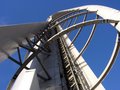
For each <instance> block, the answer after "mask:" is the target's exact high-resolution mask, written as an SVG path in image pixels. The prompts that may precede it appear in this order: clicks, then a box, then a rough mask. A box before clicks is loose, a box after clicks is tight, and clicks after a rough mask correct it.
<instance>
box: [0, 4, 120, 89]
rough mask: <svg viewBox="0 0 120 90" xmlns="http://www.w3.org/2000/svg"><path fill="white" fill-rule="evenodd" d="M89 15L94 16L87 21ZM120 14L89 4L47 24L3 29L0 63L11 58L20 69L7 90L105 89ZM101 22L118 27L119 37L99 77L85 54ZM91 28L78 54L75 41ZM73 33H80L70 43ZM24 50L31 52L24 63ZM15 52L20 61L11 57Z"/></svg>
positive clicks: (51, 18)
mask: <svg viewBox="0 0 120 90" xmlns="http://www.w3.org/2000/svg"><path fill="white" fill-rule="evenodd" d="M90 14H93V15H94V16H95V17H94V18H92V19H90V20H88V19H87V18H88V17H89V15H90ZM119 14H120V12H119V11H118V10H115V9H112V8H109V7H105V6H99V5H87V6H82V7H77V8H72V9H67V10H63V11H59V12H57V13H55V14H53V15H51V16H50V17H49V18H48V20H47V21H46V22H41V23H32V24H24V25H14V26H4V27H0V34H1V35H0V58H1V60H4V59H5V58H9V59H10V60H11V61H13V62H15V63H16V64H18V65H19V66H20V67H19V69H18V70H17V72H16V73H15V75H14V76H13V78H12V79H11V81H10V83H9V86H8V90H57V89H58V90H105V88H104V87H103V85H102V84H101V82H102V81H103V79H104V78H105V76H106V75H107V74H108V73H109V71H110V69H111V67H112V65H113V63H114V61H115V58H116V56H117V54H118V51H119V36H120V35H119V32H120V23H119V21H120V15H119ZM81 17H82V20H81V21H80V20H79V18H81ZM90 17H91V16H90ZM101 23H102V24H105V23H109V24H110V25H112V26H113V27H115V28H116V31H117V37H116V43H115V46H114V50H113V53H112V55H111V58H110V60H109V62H108V64H107V66H106V68H105V69H104V71H103V73H102V74H101V75H100V77H99V78H97V77H96V75H95V74H94V73H93V71H92V70H91V68H90V67H89V65H88V64H87V62H86V61H85V60H84V58H83V57H82V54H83V53H84V51H85V50H86V48H87V46H88V45H89V43H90V41H91V39H92V37H93V34H94V32H95V30H96V27H97V25H98V24H101ZM90 25H91V26H92V30H91V33H90V35H89V37H88V39H87V41H86V43H85V45H84V46H83V48H82V49H81V51H80V52H79V51H78V50H77V48H76V47H75V46H74V42H75V40H76V38H77V37H78V35H79V34H80V33H81V32H82V29H83V28H84V27H86V26H90ZM74 30H78V32H77V33H76V35H75V37H74V38H73V39H72V40H70V38H69V34H70V33H72V31H74ZM9 31H10V32H9ZM7 32H9V33H7ZM3 38H4V39H3ZM21 48H23V49H25V50H27V51H28V52H27V53H26V57H25V60H24V62H23V61H22V60H21V56H22V55H21V53H22V52H21V51H20V50H21ZM13 52H16V53H18V58H19V60H16V59H14V57H12V56H11V54H12V53H13Z"/></svg>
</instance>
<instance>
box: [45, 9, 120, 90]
mask: <svg viewBox="0 0 120 90" xmlns="http://www.w3.org/2000/svg"><path fill="white" fill-rule="evenodd" d="M98 11H99V9H98V10H91V9H89V8H82V9H79V8H78V9H77V8H75V9H70V10H66V13H67V14H62V15H61V16H59V18H54V17H57V15H56V16H55V15H53V16H51V17H52V20H51V22H50V27H49V29H51V30H52V29H54V28H56V27H57V26H59V25H60V26H61V27H62V28H63V30H62V31H59V32H58V33H56V34H55V35H53V36H52V37H51V38H49V39H48V40H47V42H46V45H47V44H50V43H51V42H53V41H54V40H56V39H61V38H62V37H63V36H64V35H66V34H68V36H69V34H70V33H71V32H72V31H73V30H78V32H77V33H76V35H75V37H74V38H73V39H72V41H71V43H70V45H69V46H68V47H66V48H67V49H68V52H69V49H70V48H71V46H73V43H74V42H75V40H76V39H77V37H78V36H79V35H80V33H81V31H82V29H83V28H84V27H85V26H89V25H93V27H92V31H91V33H90V35H89V37H88V40H87V41H86V43H85V45H84V46H83V48H82V49H81V51H80V53H79V55H78V56H77V58H75V59H72V60H71V59H69V60H70V62H73V63H72V64H71V63H69V64H68V63H67V65H70V66H72V68H73V67H74V65H75V67H74V68H76V70H73V71H74V72H73V75H72V76H73V77H74V80H75V81H73V82H72V83H75V85H76V88H77V89H73V88H72V87H71V88H70V89H73V90H79V89H80V87H79V86H80V85H78V82H77V81H76V79H78V78H79V80H80V82H81V83H80V84H81V85H82V88H83V90H94V89H95V88H96V87H97V86H98V85H99V84H100V83H101V82H102V81H103V80H104V78H105V77H106V76H107V74H108V73H109V71H110V69H111V68H112V66H113V64H114V62H115V59H116V57H117V55H118V52H119V46H120V42H119V41H120V40H119V38H120V32H119V31H118V32H117V37H116V43H115V46H114V50H113V53H112V55H111V58H110V60H109V62H108V64H107V66H106V67H105V69H104V71H103V73H102V74H101V75H100V77H99V78H98V81H97V82H96V83H95V85H93V86H92V87H89V85H88V84H87V83H86V82H87V81H86V80H85V78H84V76H83V77H82V75H80V76H79V77H76V76H75V74H76V73H80V71H78V70H80V67H78V66H79V65H78V64H77V63H76V61H77V60H78V59H79V57H80V56H82V54H83V53H84V51H85V50H86V48H87V47H88V45H89V43H90V41H91V39H92V37H93V35H94V33H95V30H96V27H97V25H98V24H101V23H104V24H105V23H110V24H112V25H113V26H114V27H116V26H117V24H118V23H119V20H114V19H110V18H105V19H104V17H102V15H101V14H98V13H99V12H98ZM64 12H65V11H63V12H62V13H64ZM59 13H61V12H58V13H57V14H59ZM90 14H95V15H96V18H93V19H91V20H87V17H88V16H89V15H90ZM81 16H84V17H83V21H82V22H78V18H79V17H81ZM61 43H64V41H62V42H61ZM64 51H65V50H64ZM69 53H70V52H69ZM64 54H65V53H64ZM67 55H68V54H67ZM67 55H66V56H64V55H63V56H64V58H67V57H69V55H68V56H67ZM73 64H74V65H73ZM67 65H66V66H65V67H67ZM67 72H70V70H67V71H66V73H67ZM69 77H70V76H68V77H67V78H68V82H71V81H70V80H69ZM80 78H82V80H83V81H81V79H80ZM84 82H85V83H84ZM69 85H70V86H71V83H69ZM86 85H88V86H86Z"/></svg>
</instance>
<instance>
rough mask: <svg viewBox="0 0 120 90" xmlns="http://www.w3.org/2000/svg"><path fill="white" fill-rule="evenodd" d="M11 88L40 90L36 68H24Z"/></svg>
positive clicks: (15, 89)
mask: <svg viewBox="0 0 120 90" xmlns="http://www.w3.org/2000/svg"><path fill="white" fill-rule="evenodd" d="M11 90H40V87H39V82H38V77H37V75H36V70H35V69H31V70H25V69H24V70H23V71H22V72H21V73H20V75H19V76H18V77H17V79H16V81H15V82H14V84H13V86H12V88H11Z"/></svg>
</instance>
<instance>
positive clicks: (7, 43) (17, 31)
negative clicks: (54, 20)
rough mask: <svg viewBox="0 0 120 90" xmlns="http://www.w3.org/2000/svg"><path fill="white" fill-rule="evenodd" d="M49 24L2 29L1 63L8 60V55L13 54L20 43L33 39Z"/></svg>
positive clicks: (0, 28) (4, 27)
mask: <svg viewBox="0 0 120 90" xmlns="http://www.w3.org/2000/svg"><path fill="white" fill-rule="evenodd" d="M47 24H48V23H47V22H40V23H32V24H21V25H10V26H1V27H0V61H2V60H4V59H6V58H7V55H9V54H12V53H13V52H14V51H15V49H16V47H18V43H21V42H23V43H24V40H25V38H26V37H31V36H32V35H34V34H35V33H38V32H40V31H42V30H43V29H44V28H45V27H46V26H47Z"/></svg>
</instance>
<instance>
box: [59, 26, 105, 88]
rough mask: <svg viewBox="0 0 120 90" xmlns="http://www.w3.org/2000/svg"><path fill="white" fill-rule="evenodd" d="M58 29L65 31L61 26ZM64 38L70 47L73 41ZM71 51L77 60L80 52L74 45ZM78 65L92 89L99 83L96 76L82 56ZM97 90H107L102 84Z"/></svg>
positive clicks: (65, 36)
mask: <svg viewBox="0 0 120 90" xmlns="http://www.w3.org/2000/svg"><path fill="white" fill-rule="evenodd" d="M57 29H58V30H59V31H63V29H62V28H61V27H60V26H57ZM63 37H64V39H65V41H66V43H67V46H68V47H69V45H70V44H71V40H70V39H69V38H68V37H67V35H64V36H63ZM69 50H70V52H71V54H72V55H73V58H74V59H76V58H77V57H78V55H79V52H78V50H77V49H76V48H75V46H74V45H73V44H72V46H71V47H70V49H69ZM77 64H78V65H79V68H80V73H82V74H83V75H84V77H85V79H86V80H87V83H88V85H89V87H90V88H91V87H92V86H93V85H94V84H95V83H96V82H97V77H96V76H95V74H94V73H93V71H92V70H91V68H90V67H89V65H88V64H87V62H86V61H85V60H84V58H83V57H82V56H80V57H79V58H78V60H77ZM95 90H105V88H104V87H103V86H102V84H100V85H99V86H98V87H97V88H96V89H95Z"/></svg>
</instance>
